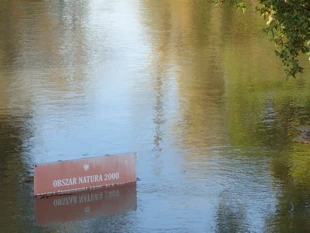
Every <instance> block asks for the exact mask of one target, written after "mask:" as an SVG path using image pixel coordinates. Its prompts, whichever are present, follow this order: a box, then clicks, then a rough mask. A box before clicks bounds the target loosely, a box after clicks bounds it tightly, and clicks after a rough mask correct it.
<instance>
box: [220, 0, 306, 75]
mask: <svg viewBox="0 0 310 233" xmlns="http://www.w3.org/2000/svg"><path fill="white" fill-rule="evenodd" d="M215 2H216V4H221V3H224V2H229V3H230V4H232V5H235V6H237V8H238V9H241V10H242V11H243V12H244V11H245V9H246V6H245V5H244V1H243V0H215ZM256 9H257V11H258V12H260V14H261V15H262V16H263V17H264V18H265V19H266V20H267V22H266V26H265V28H264V29H263V31H264V32H265V33H267V34H268V35H270V38H271V40H272V41H273V42H274V43H275V45H276V51H275V53H276V56H277V57H279V58H280V59H281V60H282V63H283V66H284V71H285V73H286V75H287V77H295V76H296V74H297V73H302V72H303V69H304V68H303V67H301V66H300V63H299V60H298V57H299V55H300V54H305V55H307V56H308V57H309V60H310V1H309V0H257V7H256Z"/></svg>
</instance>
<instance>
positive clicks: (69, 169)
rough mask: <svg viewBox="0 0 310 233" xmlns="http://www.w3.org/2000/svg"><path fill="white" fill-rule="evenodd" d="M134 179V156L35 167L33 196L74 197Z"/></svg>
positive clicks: (106, 157) (109, 156)
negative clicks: (73, 194) (67, 195)
mask: <svg viewBox="0 0 310 233" xmlns="http://www.w3.org/2000/svg"><path fill="white" fill-rule="evenodd" d="M136 179H137V178H136V154H135V153H129V154H119V155H105V156H99V157H92V158H83V159H77V160H68V161H59V162H54V163H45V164H36V165H35V167H34V195H35V196H39V195H58V194H67V193H74V192H78V191H86V190H92V189H96V188H100V187H104V186H113V185H120V184H125V183H131V182H136Z"/></svg>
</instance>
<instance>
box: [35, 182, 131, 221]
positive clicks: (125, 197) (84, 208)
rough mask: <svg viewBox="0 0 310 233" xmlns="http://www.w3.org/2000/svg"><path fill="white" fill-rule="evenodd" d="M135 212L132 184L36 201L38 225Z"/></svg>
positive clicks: (36, 198) (37, 198) (37, 199)
mask: <svg viewBox="0 0 310 233" xmlns="http://www.w3.org/2000/svg"><path fill="white" fill-rule="evenodd" d="M136 209H137V191H136V184H135V183H134V184H126V185H120V186H115V187H108V188H100V189H97V190H92V191H86V192H79V193H75V194H69V195H59V196H50V197H47V198H39V197H35V216H36V217H35V218H36V224H37V225H45V224H49V223H54V222H67V221H80V220H85V219H91V218H97V217H106V216H111V215H116V214H124V213H127V212H129V211H134V210H136Z"/></svg>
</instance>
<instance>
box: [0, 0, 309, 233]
mask: <svg viewBox="0 0 310 233" xmlns="http://www.w3.org/2000/svg"><path fill="white" fill-rule="evenodd" d="M252 8H253V7H252V6H249V9H248V11H247V13H246V14H241V13H240V12H237V11H236V10H235V9H231V8H229V7H215V6H214V5H213V4H212V3H211V1H210V2H208V1H202V0H197V1H190V0H180V1H178V0H172V1H166V0H159V1H152V0H133V1H121V0H114V1H96V0H92V1H80V0H76V1H70V0H69V1H45V0H39V1H33V0H26V1H20V0H12V1H1V3H0V159H1V163H0V180H1V184H2V191H1V192H0V208H1V210H2V211H1V212H2V214H1V216H0V223H1V231H3V232H182V233H183V232H309V230H310V220H309V214H310V198H309V190H310V182H309V180H310V173H309V166H310V157H309V146H308V145H306V144H298V143H294V138H295V137H297V136H298V134H299V132H298V130H297V129H298V127H300V126H303V127H306V126H308V125H309V121H310V119H309V116H310V115H309V114H310V92H309V85H310V83H309V78H310V77H309V69H308V68H307V66H306V65H307V63H304V65H305V68H306V69H305V73H304V74H303V75H300V76H299V77H298V78H297V79H294V80H285V79H284V73H283V72H282V68H281V64H280V62H279V61H278V60H277V59H276V58H275V56H274V53H273V46H272V44H270V42H269V41H268V38H266V37H264V36H263V34H262V33H261V27H262V25H263V24H264V22H263V20H262V19H261V18H259V17H258V16H257V14H256V12H255V11H254V10H253V9H252ZM131 151H134V152H137V176H138V177H139V178H140V179H141V181H138V183H137V187H136V191H137V193H136V201H137V203H136V204H137V207H136V209H135V210H130V211H128V212H126V213H122V214H116V215H111V216H108V217H99V216H98V217H93V218H91V219H88V220H79V221H60V222H58V223H50V224H47V225H43V226H38V225H37V224H36V221H35V220H36V219H35V208H34V206H35V203H34V199H33V197H32V193H33V185H32V184H28V183H27V184H24V183H20V179H21V177H22V176H25V175H31V174H32V171H33V170H32V165H33V164H34V163H42V162H51V161H57V160H65V159H77V158H84V157H86V156H97V155H103V154H107V153H109V154H113V153H123V152H131Z"/></svg>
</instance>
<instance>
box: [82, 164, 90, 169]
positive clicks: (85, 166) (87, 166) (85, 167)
mask: <svg viewBox="0 0 310 233" xmlns="http://www.w3.org/2000/svg"><path fill="white" fill-rule="evenodd" d="M83 168H84V171H88V169H89V164H87V163H85V164H84V166H83Z"/></svg>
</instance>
